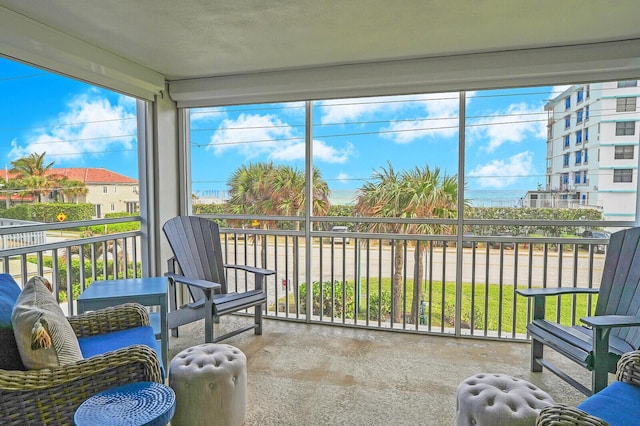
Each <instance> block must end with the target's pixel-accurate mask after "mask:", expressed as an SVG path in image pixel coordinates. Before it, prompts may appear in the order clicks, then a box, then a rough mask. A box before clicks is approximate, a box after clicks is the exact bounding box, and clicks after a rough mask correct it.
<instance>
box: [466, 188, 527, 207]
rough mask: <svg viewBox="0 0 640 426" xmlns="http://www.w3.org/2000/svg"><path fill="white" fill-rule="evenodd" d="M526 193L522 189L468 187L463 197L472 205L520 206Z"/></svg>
mask: <svg viewBox="0 0 640 426" xmlns="http://www.w3.org/2000/svg"><path fill="white" fill-rule="evenodd" d="M526 193H527V191H526V190H524V189H517V190H512V189H507V190H489V189H468V190H467V191H466V193H465V198H466V199H467V200H468V201H469V204H471V205H472V206H474V207H522V199H523V198H524V196H525V195H526Z"/></svg>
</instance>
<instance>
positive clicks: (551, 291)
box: [516, 287, 600, 297]
mask: <svg viewBox="0 0 640 426" xmlns="http://www.w3.org/2000/svg"><path fill="white" fill-rule="evenodd" d="M599 291H600V289H597V288H579V287H556V288H522V289H516V293H518V294H519V295H521V296H525V297H535V296H545V297H546V296H560V295H563V294H598V292H599Z"/></svg>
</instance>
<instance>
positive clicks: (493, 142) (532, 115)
mask: <svg viewBox="0 0 640 426" xmlns="http://www.w3.org/2000/svg"><path fill="white" fill-rule="evenodd" d="M545 126H546V114H545V112H544V111H543V110H541V108H540V107H534V106H531V105H527V104H525V103H519V104H512V105H509V107H508V108H507V109H506V110H503V111H496V112H495V113H494V114H493V115H492V116H490V117H483V118H480V119H477V120H473V121H471V122H470V129H469V132H468V136H469V137H468V140H469V141H470V143H475V142H476V141H477V140H487V141H488V142H487V143H486V145H485V147H484V149H486V150H487V152H493V151H495V150H496V149H497V148H499V147H500V146H501V145H503V144H505V143H513V144H518V143H521V142H523V141H527V140H529V138H531V137H534V138H540V139H543V140H544V139H545V138H546V127H545Z"/></svg>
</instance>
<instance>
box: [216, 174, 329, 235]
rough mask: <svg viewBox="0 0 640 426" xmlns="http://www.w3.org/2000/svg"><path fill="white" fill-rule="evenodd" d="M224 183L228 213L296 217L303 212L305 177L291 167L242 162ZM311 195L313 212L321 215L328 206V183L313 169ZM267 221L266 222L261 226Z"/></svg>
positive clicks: (265, 224)
mask: <svg viewBox="0 0 640 426" xmlns="http://www.w3.org/2000/svg"><path fill="white" fill-rule="evenodd" d="M228 185H229V187H230V188H231V189H230V191H229V193H230V198H229V202H228V204H229V208H230V210H231V212H232V213H236V214H256V215H283V216H300V215H302V213H303V212H304V207H305V193H304V189H305V176H304V172H302V171H300V170H297V169H295V168H293V167H290V166H275V165H274V164H273V163H256V164H249V165H244V166H241V167H239V168H238V169H236V171H235V172H234V173H233V174H232V175H231V178H230V179H229V181H228ZM313 195H314V199H313V203H314V206H313V207H314V213H315V214H319V215H321V214H325V213H326V212H327V211H328V208H329V186H328V185H327V183H326V182H325V181H324V180H323V179H322V177H321V176H320V172H319V171H318V170H317V169H315V168H314V171H313ZM296 223H297V222H296ZM270 224H272V222H266V223H263V226H264V227H265V228H266V227H268V225H270Z"/></svg>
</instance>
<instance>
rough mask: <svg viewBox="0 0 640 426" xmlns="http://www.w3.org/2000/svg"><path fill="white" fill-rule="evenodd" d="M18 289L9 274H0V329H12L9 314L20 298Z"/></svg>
mask: <svg viewBox="0 0 640 426" xmlns="http://www.w3.org/2000/svg"><path fill="white" fill-rule="evenodd" d="M20 291H21V290H20V287H18V284H16V282H15V280H14V279H13V277H12V276H11V275H9V274H0V327H3V328H12V326H11V312H12V311H13V305H15V304H16V300H17V299H18V296H20Z"/></svg>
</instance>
